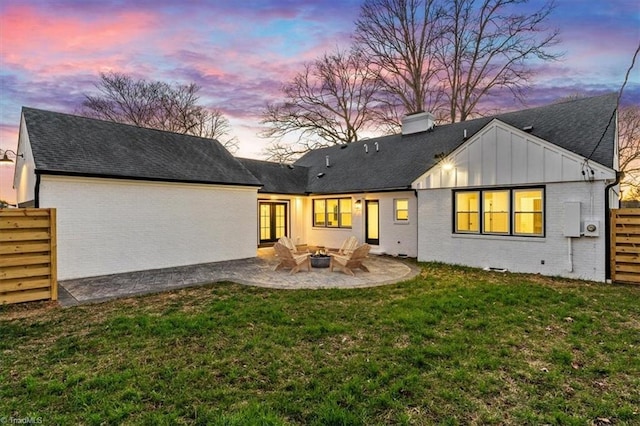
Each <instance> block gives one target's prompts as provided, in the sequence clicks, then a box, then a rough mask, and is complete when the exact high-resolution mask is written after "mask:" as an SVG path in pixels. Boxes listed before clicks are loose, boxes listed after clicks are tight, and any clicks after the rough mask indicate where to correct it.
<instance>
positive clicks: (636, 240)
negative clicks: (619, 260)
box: [614, 234, 640, 244]
mask: <svg viewBox="0 0 640 426" xmlns="http://www.w3.org/2000/svg"><path fill="white" fill-rule="evenodd" d="M614 235H615V234H614ZM616 241H617V242H618V243H626V244H640V235H638V236H637V237H636V236H629V235H628V234H624V235H616Z"/></svg>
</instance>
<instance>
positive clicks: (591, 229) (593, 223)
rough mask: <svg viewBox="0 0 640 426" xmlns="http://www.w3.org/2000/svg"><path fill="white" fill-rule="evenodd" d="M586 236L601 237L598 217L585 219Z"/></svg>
mask: <svg viewBox="0 0 640 426" xmlns="http://www.w3.org/2000/svg"><path fill="white" fill-rule="evenodd" d="M584 236H585V237H599V236H600V221H599V220H597V219H586V220H585V221H584Z"/></svg>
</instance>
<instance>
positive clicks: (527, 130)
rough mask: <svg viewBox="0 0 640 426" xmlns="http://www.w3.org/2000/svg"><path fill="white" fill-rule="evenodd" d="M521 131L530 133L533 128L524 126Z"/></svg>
mask: <svg viewBox="0 0 640 426" xmlns="http://www.w3.org/2000/svg"><path fill="white" fill-rule="evenodd" d="M522 130H524V131H525V132H529V133H531V131H532V130H533V126H524V127H523V128H522Z"/></svg>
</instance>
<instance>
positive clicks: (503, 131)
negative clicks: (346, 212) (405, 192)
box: [412, 119, 615, 189]
mask: <svg viewBox="0 0 640 426" xmlns="http://www.w3.org/2000/svg"><path fill="white" fill-rule="evenodd" d="M445 165H448V166H449V167H446V166H445ZM613 178H615V171H614V170H612V169H610V168H606V167H604V166H602V165H599V164H597V163H595V162H586V161H585V157H583V156H580V155H578V154H576V153H573V152H571V151H569V150H567V149H564V148H561V147H559V146H557V145H554V144H552V143H550V142H548V141H545V140H543V139H541V138H539V137H537V136H534V135H531V134H529V133H528V132H526V131H523V130H521V129H517V128H515V127H513V126H510V125H508V124H506V123H504V122H502V121H500V120H498V119H494V120H492V121H491V122H490V123H489V124H487V125H486V126H485V127H484V128H482V129H481V130H480V131H479V132H477V133H476V134H475V135H474V136H473V137H472V138H469V140H467V141H466V142H465V143H464V144H462V145H461V146H460V147H458V148H457V149H456V150H454V151H453V152H452V153H451V154H449V155H448V156H446V157H444V158H442V159H441V161H440V162H439V163H438V165H436V166H435V167H433V168H431V169H429V170H428V171H427V172H426V173H425V174H424V175H422V176H420V178H418V179H416V180H415V181H414V182H413V185H412V186H413V187H414V188H416V189H430V188H444V187H466V186H490V185H518V184H528V183H549V182H570V181H581V180H584V179H596V180H602V179H613Z"/></svg>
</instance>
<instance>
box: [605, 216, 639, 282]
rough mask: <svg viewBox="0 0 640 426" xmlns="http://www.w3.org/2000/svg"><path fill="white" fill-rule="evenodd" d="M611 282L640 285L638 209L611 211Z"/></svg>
mask: <svg viewBox="0 0 640 426" xmlns="http://www.w3.org/2000/svg"><path fill="white" fill-rule="evenodd" d="M611 280H612V281H619V282H627V283H633V284H640V209H617V210H611Z"/></svg>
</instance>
